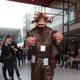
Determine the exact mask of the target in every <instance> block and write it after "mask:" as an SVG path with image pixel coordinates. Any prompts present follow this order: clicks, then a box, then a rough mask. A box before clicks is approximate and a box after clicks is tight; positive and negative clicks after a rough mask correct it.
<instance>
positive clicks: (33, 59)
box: [31, 55, 36, 63]
mask: <svg viewBox="0 0 80 80" xmlns="http://www.w3.org/2000/svg"><path fill="white" fill-rule="evenodd" d="M35 59H36V58H35V56H34V55H32V59H31V61H32V63H35Z"/></svg>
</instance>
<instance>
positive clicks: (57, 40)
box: [53, 32, 63, 45]
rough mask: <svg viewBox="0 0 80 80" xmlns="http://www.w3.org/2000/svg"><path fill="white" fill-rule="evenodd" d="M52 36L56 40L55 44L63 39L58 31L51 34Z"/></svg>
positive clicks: (58, 43)
mask: <svg viewBox="0 0 80 80" xmlns="http://www.w3.org/2000/svg"><path fill="white" fill-rule="evenodd" d="M53 38H54V39H55V40H56V44H57V45H60V44H61V42H62V40H63V35H62V34H61V33H59V32H57V33H54V34H53Z"/></svg>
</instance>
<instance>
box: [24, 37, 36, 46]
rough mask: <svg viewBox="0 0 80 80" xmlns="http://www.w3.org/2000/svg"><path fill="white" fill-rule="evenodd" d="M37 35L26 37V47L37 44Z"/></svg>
mask: <svg viewBox="0 0 80 80" xmlns="http://www.w3.org/2000/svg"><path fill="white" fill-rule="evenodd" d="M35 43H36V37H28V38H27V39H26V47H30V46H35Z"/></svg>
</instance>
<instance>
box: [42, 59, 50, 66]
mask: <svg viewBox="0 0 80 80" xmlns="http://www.w3.org/2000/svg"><path fill="white" fill-rule="evenodd" d="M48 61H49V60H48V58H44V59H43V65H44V66H45V65H48V63H49V62H48Z"/></svg>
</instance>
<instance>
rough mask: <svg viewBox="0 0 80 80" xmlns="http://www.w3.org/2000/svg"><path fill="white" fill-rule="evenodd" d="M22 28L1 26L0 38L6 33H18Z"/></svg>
mask: <svg viewBox="0 0 80 80" xmlns="http://www.w3.org/2000/svg"><path fill="white" fill-rule="evenodd" d="M19 31H20V30H19V29H12V28H11V29H10V28H0V39H3V37H5V36H6V35H13V36H14V35H16V34H17V33H18V32H19Z"/></svg>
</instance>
